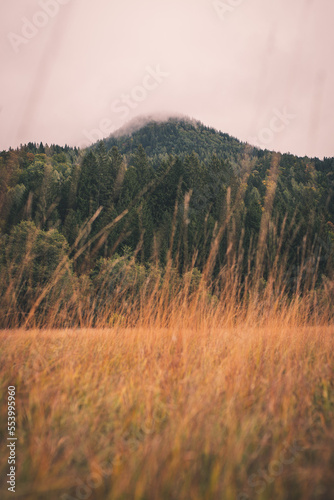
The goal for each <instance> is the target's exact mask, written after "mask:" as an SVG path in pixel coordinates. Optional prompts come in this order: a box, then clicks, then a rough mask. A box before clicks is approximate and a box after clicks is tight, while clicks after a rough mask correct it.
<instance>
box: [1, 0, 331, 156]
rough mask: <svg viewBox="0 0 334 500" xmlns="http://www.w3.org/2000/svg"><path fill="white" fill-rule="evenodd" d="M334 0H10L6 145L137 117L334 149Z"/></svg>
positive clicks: (4, 30) (94, 131) (304, 148)
mask: <svg viewBox="0 0 334 500" xmlns="http://www.w3.org/2000/svg"><path fill="white" fill-rule="evenodd" d="M333 18H334V2H333V0H317V1H315V0H221V1H213V0H168V1H167V0H94V1H93V0H15V1H12V2H9V1H6V2H5V1H4V0H1V4H0V27H1V37H2V43H1V49H0V50H1V52H0V60H1V80H0V149H5V148H8V147H9V146H12V147H16V146H18V145H19V144H20V143H25V142H28V141H36V142H40V141H43V142H47V143H49V144H50V143H57V144H61V145H62V144H65V143H67V144H69V145H72V146H74V145H78V146H83V145H85V144H88V143H90V142H91V141H92V140H95V139H98V138H99V137H102V136H106V135H108V134H109V133H110V132H112V131H113V130H115V129H117V128H119V127H120V126H122V125H124V124H125V123H126V122H127V121H128V120H130V119H132V118H133V117H135V116H136V115H143V114H146V113H148V114H152V113H167V114H168V113H171V114H176V113H180V114H185V115H188V116H190V117H192V118H195V119H198V120H201V121H202V122H203V123H204V124H206V125H209V126H212V127H215V128H217V129H219V130H222V131H223V132H227V133H229V134H231V135H233V136H235V137H237V138H238V139H240V140H243V141H249V142H252V143H256V144H257V145H259V146H262V147H267V148H268V149H274V150H278V151H282V152H287V151H290V152H291V153H295V154H298V155H301V156H304V155H309V156H319V157H321V158H322V157H323V156H334V141H333V131H334V116H333V109H334V94H333V88H334V66H333V53H334V30H333V26H332V25H333Z"/></svg>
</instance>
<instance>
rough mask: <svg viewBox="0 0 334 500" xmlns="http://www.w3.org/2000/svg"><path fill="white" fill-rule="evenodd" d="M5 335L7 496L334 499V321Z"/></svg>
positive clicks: (0, 361)
mask: <svg viewBox="0 0 334 500" xmlns="http://www.w3.org/2000/svg"><path fill="white" fill-rule="evenodd" d="M0 337H1V338H0V341H1V358H0V380H1V384H0V387H1V395H2V398H1V401H2V404H1V412H0V415H1V431H2V450H1V459H0V460H1V462H0V465H1V469H0V471H1V477H2V481H1V498H12V497H16V498H26V499H29V500H30V499H31V500H42V499H43V500H44V499H48V500H49V499H50V500H53V499H62V500H73V499H77V500H83V499H86V500H88V499H113V500H116V499H117V500H130V499H131V500H132V499H133V500H202V499H203V500H204V499H205V500H211V499H212V500H213V499H220V500H248V499H261V500H283V499H289V500H290V499H291V500H294V499H296V500H297V499H301V500H309V499H310V500H311V499H319V500H320V499H322V500H330V499H332V498H334V473H333V471H334V392H333V388H334V360H333V352H334V327H333V326H330V325H327V326H326V325H325V324H323V325H320V324H319V326H317V325H316V324H314V325H313V326H305V325H304V326H303V325H297V324H293V321H285V319H284V317H282V315H280V314H276V316H275V315H273V316H272V317H268V319H267V321H262V324H261V325H258V326H252V322H247V321H246V322H245V321H242V322H240V323H238V322H237V323H236V324H235V325H234V326H232V325H231V326H229V325H227V324H221V325H220V324H219V322H218V321H206V320H205V318H204V319H203V318H202V321H201V322H200V323H196V322H195V321H194V322H193V325H191V322H187V324H185V323H182V322H181V321H178V322H174V324H171V325H170V326H169V327H168V328H161V327H160V328H159V327H158V326H155V325H151V326H150V325H146V326H140V325H139V326H138V327H136V328H123V327H121V326H119V327H116V328H110V329H73V330H27V331H24V330H12V331H3V332H1V334H0ZM8 386H15V387H16V412H17V434H16V435H17V437H18V441H17V448H16V454H17V466H18V467H17V474H16V494H15V495H14V494H13V493H10V492H8V491H7V486H6V484H5V481H6V479H4V478H5V476H6V474H7V473H8V467H9V466H8V464H7V458H8V452H7V451H6V439H7V434H6V427H7V420H6V419H7V413H6V412H7V402H6V401H7V387H8Z"/></svg>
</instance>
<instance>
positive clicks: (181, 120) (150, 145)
mask: <svg viewBox="0 0 334 500" xmlns="http://www.w3.org/2000/svg"><path fill="white" fill-rule="evenodd" d="M103 142H104V144H105V147H106V149H107V150H110V149H111V148H112V147H114V146H116V147H117V148H118V150H119V152H120V153H121V154H125V155H129V154H131V153H132V152H134V151H135V149H136V148H138V146H139V145H142V146H143V147H144V149H145V151H146V154H147V155H148V156H149V157H150V158H151V159H152V161H153V163H154V165H155V166H157V165H158V163H159V160H161V158H163V157H165V156H166V155H169V154H173V155H177V156H179V157H180V158H184V157H185V156H186V155H190V154H191V153H193V152H195V153H196V154H197V155H198V157H199V159H200V160H205V159H208V158H209V157H210V156H212V155H213V154H216V155H218V156H219V157H221V158H224V159H227V158H233V159H236V158H237V157H238V156H239V155H240V154H243V153H244V151H245V148H246V144H245V143H242V142H240V141H238V140H237V139H235V138H234V137H231V136H229V135H228V134H225V133H222V132H219V131H217V130H215V129H213V128H210V127H206V126H205V125H203V124H202V123H201V122H199V121H196V120H192V119H190V118H187V117H169V118H165V119H160V118H159V117H154V116H141V117H139V118H135V119H134V120H132V121H131V122H129V123H128V124H127V125H125V126H124V127H122V128H121V129H119V130H117V131H116V132H115V133H114V134H112V135H111V136H110V137H108V138H107V139H105V140H104V141H103ZM248 149H249V148H248Z"/></svg>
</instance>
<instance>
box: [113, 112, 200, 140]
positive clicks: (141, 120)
mask: <svg viewBox="0 0 334 500" xmlns="http://www.w3.org/2000/svg"><path fill="white" fill-rule="evenodd" d="M168 122H170V123H189V124H191V125H193V126H194V127H195V128H196V127H198V126H199V125H202V123H201V122H200V121H199V120H195V119H194V118H190V117H189V116H186V115H182V114H177V113H175V114H170V113H169V114H167V113H154V114H147V115H138V116H135V117H134V118H132V120H130V121H129V122H127V123H126V124H125V125H123V126H122V127H120V128H119V129H117V130H116V131H115V132H113V133H112V134H111V135H110V137H114V138H119V137H125V136H129V135H132V134H133V133H134V132H137V131H138V130H140V129H142V128H144V127H145V126H146V125H150V124H162V123H168Z"/></svg>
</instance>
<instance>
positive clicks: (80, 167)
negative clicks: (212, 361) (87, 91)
mask: <svg viewBox="0 0 334 500" xmlns="http://www.w3.org/2000/svg"><path fill="white" fill-rule="evenodd" d="M333 193H334V158H325V159H324V160H322V161H321V160H319V159H317V158H314V159H310V158H307V157H305V158H300V157H297V156H294V155H291V154H283V155H280V154H277V153H275V152H271V151H267V150H260V149H257V148H252V147H251V146H250V145H248V144H245V143H242V142H240V141H238V140H237V139H235V138H233V137H230V136H229V135H228V134H224V133H222V132H219V131H216V130H214V129H213V128H209V127H206V126H204V125H203V124H201V123H200V122H196V121H194V120H189V119H187V118H184V117H172V118H169V119H165V120H162V119H157V118H154V117H147V118H145V117H143V118H141V119H140V120H139V121H138V120H136V121H133V122H131V123H130V124H129V125H128V126H126V127H124V128H123V129H121V130H119V131H118V132H117V133H116V134H114V135H112V136H110V137H108V138H106V139H105V140H104V141H100V142H99V143H97V144H94V145H93V146H91V147H90V148H88V149H87V150H84V151H80V150H78V149H75V148H74V149H73V148H69V147H68V146H66V147H64V148H61V147H59V146H56V145H51V146H48V145H43V144H39V145H36V144H32V143H29V144H27V145H25V146H22V147H20V148H19V149H17V150H15V151H14V150H9V151H3V152H1V153H0V243H1V245H0V278H1V276H2V278H1V279H2V282H3V283H4V287H5V288H4V293H5V289H6V286H7V285H6V283H8V280H10V278H9V277H8V276H11V272H12V271H11V269H12V266H13V265H14V264H13V262H14V261H15V266H16V268H17V269H20V262H19V260H20V259H19V260H15V259H14V256H15V255H17V256H21V257H22V259H21V260H22V262H30V261H29V259H27V260H24V259H23V256H24V252H25V249H26V250H27V252H28V253H29V252H30V250H31V249H32V250H31V251H33V257H31V252H30V254H29V255H30V257H29V258H30V259H32V261H31V263H30V264H29V268H28V269H27V270H25V271H24V273H23V271H22V272H21V271H20V273H21V274H20V273H18V275H19V276H21V277H22V280H23V281H22V282H20V283H18V285H17V286H18V290H20V293H21V292H22V294H23V295H22V300H21V299H19V302H20V304H21V307H22V311H23V312H22V314H24V310H25V308H27V306H25V305H24V304H28V303H29V300H30V302H31V301H33V295H31V293H32V292H31V290H39V289H40V286H42V285H41V283H47V282H48V280H49V279H51V278H50V270H52V269H57V265H58V261H59V260H60V261H64V262H65V260H64V259H65V255H66V256H67V259H68V261H66V262H67V269H68V273H69V274H68V276H67V278H66V279H69V280H72V278H73V279H74V280H76V279H82V280H84V281H83V283H86V285H87V287H88V288H87V290H88V289H94V286H95V285H94V283H95V281H94V280H95V278H94V276H96V273H98V270H101V269H105V266H107V268H108V269H113V267H112V266H111V267H110V268H109V267H108V266H109V264H108V262H109V260H110V259H113V258H114V256H115V254H116V253H118V254H120V255H121V256H126V258H130V257H131V258H133V261H131V262H135V263H140V264H141V265H142V266H144V267H145V268H147V269H148V268H150V266H151V265H152V263H155V264H157V263H159V266H160V267H161V269H162V270H164V269H166V264H167V262H168V259H169V258H170V257H171V258H172V260H173V266H174V267H175V269H176V271H177V272H178V273H179V274H180V275H183V274H184V273H186V272H187V270H188V269H189V267H191V266H194V267H196V269H197V272H198V273H202V272H206V273H207V272H209V271H210V273H211V274H210V275H211V276H212V278H217V277H218V276H220V273H221V272H222V270H225V271H224V272H226V270H233V269H236V268H237V269H238V272H239V273H240V276H238V280H239V281H238V282H240V286H242V284H245V283H248V282H249V280H250V279H253V278H254V276H255V278H256V279H259V275H258V274H257V273H258V269H259V266H260V265H261V280H262V281H261V283H262V284H264V285H263V286H265V283H266V282H267V281H268V280H270V276H271V272H272V269H273V268H275V269H276V270H277V272H278V270H279V272H280V273H281V274H280V276H285V278H286V279H285V281H284V283H286V289H287V290H288V291H289V290H290V291H291V290H298V293H299V291H300V289H301V284H303V287H304V288H305V287H306V288H307V287H308V286H309V285H310V283H311V282H312V283H313V282H314V283H315V284H316V285H317V286H318V284H319V283H322V282H325V280H326V279H329V278H331V276H332V275H333V266H334V198H333ZM31 238H33V239H34V238H35V240H36V241H35V242H32V241H30V240H31ZM29 249H30V250H29ZM13 259H14V260H13ZM101 259H102V261H101ZM101 262H104V264H101ZM208 263H209V264H210V265H209V264H208ZM136 265H137V264H136ZM15 266H14V267H15ZM101 266H102V267H101ZM208 266H209V267H208ZM208 269H209V271H208ZM283 270H284V272H283ZM101 272H102V271H101ZM110 272H111V271H110ZM133 272H134V273H137V272H138V273H139V270H138V269H137V268H136V267H135V268H134V269H133ZM140 272H141V271H140ZM6 273H7V274H6ZM23 276H26V278H24V279H23ZM71 276H72V277H71ZM255 278H254V279H255ZM20 279H21V278H20ZM64 279H65V278H64ZM101 279H102V278H101ZM85 280H86V281H85ZM102 281H103V282H104V278H103V279H102ZM75 283H76V281H75ZM86 285H85V286H86ZM66 286H67V285H66ZM71 286H72V285H71ZM73 286H74V285H73ZM75 286H77V285H75ZM115 286H116V285H115ZM245 286H246V285H245ZM306 288H305V289H306ZM15 293H16V292H15ZM29 294H30V295H29ZM20 296H21V295H20ZM28 296H29V297H30V299H29V300H28ZM0 297H1V291H0ZM13 300H14V299H13ZM15 300H16V298H15Z"/></svg>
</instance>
